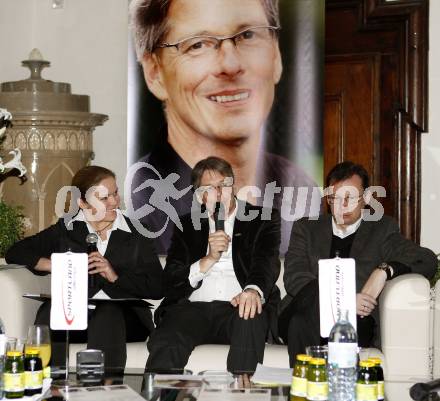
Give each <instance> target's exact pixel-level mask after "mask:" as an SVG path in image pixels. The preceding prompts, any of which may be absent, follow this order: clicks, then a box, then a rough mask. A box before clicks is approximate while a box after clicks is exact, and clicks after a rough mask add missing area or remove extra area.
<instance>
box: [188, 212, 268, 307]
mask: <svg viewBox="0 0 440 401" xmlns="http://www.w3.org/2000/svg"><path fill="white" fill-rule="evenodd" d="M236 214H237V204H236V205H235V208H234V210H233V211H232V213H231V214H230V215H229V216H228V217H227V218H226V220H225V230H224V231H225V233H226V235H228V236H229V237H230V238H231V241H230V242H229V245H228V249H227V250H226V251H224V252H222V254H221V256H220V259H219V260H218V262H216V263H215V264H214V265H213V266H212V267H211V268H210V269H209V270H208V271H207V272H206V273H202V272H201V271H200V261H197V262H195V263H193V264H192V265H191V268H190V272H189V277H188V279H189V282H190V284H191V286H192V287H193V288H196V287H197V285H198V283H199V282H200V281H201V280H203V282H202V285H201V286H200V288H198V289H197V290H195V291H194V292H193V293H192V294H191V295H190V297H189V300H190V301H191V302H196V301H202V302H211V301H227V302H229V301H230V300H231V299H232V298H233V297H235V296H236V295H237V294H239V293H241V292H242V291H243V289H242V288H241V286H240V283H239V282H238V280H237V276H236V275H235V271H234V264H233V261H232V236H233V233H234V221H235V216H236ZM208 220H209V232H210V233H214V232H215V222H214V219H213V218H212V216H210V217H209V219H208ZM208 252H209V244H208V247H207V250H206V254H208ZM248 288H251V289H254V290H256V291H258V293H259V294H260V297H261V300H262V302H264V298H263V292H262V291H261V289H260V288H259V287H258V286H256V285H248V286H246V288H245V289H248Z"/></svg>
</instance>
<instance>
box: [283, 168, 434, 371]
mask: <svg viewBox="0 0 440 401" xmlns="http://www.w3.org/2000/svg"><path fill="white" fill-rule="evenodd" d="M326 186H327V189H326V193H327V203H328V205H329V208H330V211H331V214H328V215H324V216H320V217H319V219H317V220H307V219H301V220H299V221H297V222H295V223H294V224H293V229H292V234H291V237H290V245H289V249H288V251H287V254H286V259H285V264H284V285H285V288H286V292H287V296H286V297H285V298H284V299H283V300H282V301H281V305H280V306H281V308H280V310H281V313H280V318H279V331H280V335H281V337H282V338H283V340H284V341H285V343H287V344H288V349H289V359H290V364H291V365H292V366H293V363H294V361H295V355H296V354H299V353H304V350H305V347H306V346H307V345H319V344H324V343H326V339H323V338H320V327H319V291H318V261H319V260H320V259H328V258H333V257H335V256H336V255H338V256H339V257H341V258H348V257H350V258H354V259H355V261H356V291H357V295H356V312H357V332H358V343H359V346H361V347H369V346H376V347H378V346H380V338H379V333H380V331H379V311H378V306H377V300H378V297H379V295H380V293H381V291H382V290H383V288H384V286H385V284H386V282H387V280H391V279H393V278H395V277H397V276H399V275H401V274H406V273H420V274H422V275H424V276H425V277H427V278H431V277H432V276H433V275H434V273H435V271H436V266H437V259H436V256H435V255H434V253H433V252H432V251H430V250H429V249H427V248H422V247H420V246H418V245H416V244H415V243H413V242H412V241H410V240H408V239H406V238H405V237H403V236H402V235H401V234H400V232H399V227H398V225H397V223H396V222H395V221H394V220H393V219H392V218H390V217H389V216H385V215H383V208H381V207H379V208H377V210H374V213H373V214H372V213H371V212H373V211H372V210H368V209H365V207H366V205H367V204H368V203H369V202H370V203H371V206H373V202H372V198H371V193H370V191H369V190H368V188H369V177H368V173H367V171H366V170H365V168H364V167H362V166H361V165H358V164H354V163H352V162H343V163H340V164H337V165H336V166H335V167H334V168H333V169H332V170H331V171H330V172H329V174H328V176H327V178H326ZM375 202H376V203H375V205H378V206H381V205H379V204H378V202H377V201H375ZM367 216H368V217H367Z"/></svg>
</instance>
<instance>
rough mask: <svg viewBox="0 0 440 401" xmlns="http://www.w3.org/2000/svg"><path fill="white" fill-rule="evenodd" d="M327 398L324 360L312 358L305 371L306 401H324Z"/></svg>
mask: <svg viewBox="0 0 440 401" xmlns="http://www.w3.org/2000/svg"><path fill="white" fill-rule="evenodd" d="M327 398H328V381H327V369H326V366H325V359H324V358H312V359H310V361H309V368H308V369H307V400H308V401H326V400H327Z"/></svg>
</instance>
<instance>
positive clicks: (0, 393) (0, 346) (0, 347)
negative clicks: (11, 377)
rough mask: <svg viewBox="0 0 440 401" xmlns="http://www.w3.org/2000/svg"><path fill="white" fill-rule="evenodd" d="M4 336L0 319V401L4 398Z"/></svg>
mask: <svg viewBox="0 0 440 401" xmlns="http://www.w3.org/2000/svg"><path fill="white" fill-rule="evenodd" d="M5 347H6V334H5V325H4V324H3V321H2V319H1V318H0V400H1V399H2V398H3V397H4V383H3V371H4V369H5Z"/></svg>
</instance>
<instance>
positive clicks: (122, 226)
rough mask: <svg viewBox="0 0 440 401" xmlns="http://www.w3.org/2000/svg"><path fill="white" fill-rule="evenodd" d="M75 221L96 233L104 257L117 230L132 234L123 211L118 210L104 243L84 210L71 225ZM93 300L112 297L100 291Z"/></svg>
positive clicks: (92, 306) (98, 246)
mask: <svg viewBox="0 0 440 401" xmlns="http://www.w3.org/2000/svg"><path fill="white" fill-rule="evenodd" d="M74 221H82V222H84V223H86V226H87V229H88V230H89V233H94V234H96V235H97V236H98V242H97V244H96V247H97V248H98V252H99V253H100V254H101V255H103V256H104V254H105V252H106V250H107V245H108V242H109V240H110V236H111V234H112V232H113V231H115V230H122V231H126V232H128V233H131V230H130V227H129V226H128V224H127V222H126V221H125V218H124V215H123V214H122V212H121V210H119V209H116V219H115V221H114V222H113V224H112V226H111V228H109V229H108V230H107V239H106V240H105V241H104V240H102V239H101V237H100V236H99V235H98V233H97V232H96V231H95V229H94V228H93V227H92V225H91V224H90V223H89V222H88V221H87V220H86V218H85V216H84V213H83V211H82V210H80V211H79V212H78V214H77V215H76V216H75V217H74V218H73V219H72V220H70V221H69V223H68V224H67V225H69V224H72V223H73V222H74ZM92 298H96V299H109V298H110V297H109V296H108V295H107V294H106V293H105V291H103V290H100V291H98V292H97V293H96V294H95V295H94V296H93V297H92ZM95 307H96V306H95V305H89V309H95Z"/></svg>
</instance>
